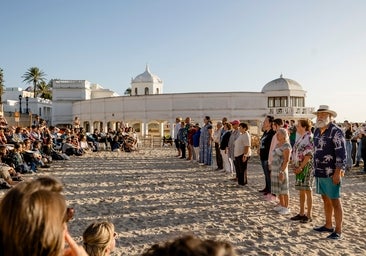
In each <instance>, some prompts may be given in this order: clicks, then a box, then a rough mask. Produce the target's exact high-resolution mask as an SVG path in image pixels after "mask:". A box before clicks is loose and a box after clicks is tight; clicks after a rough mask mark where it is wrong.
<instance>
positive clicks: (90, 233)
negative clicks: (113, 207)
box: [83, 221, 116, 256]
mask: <svg viewBox="0 0 366 256" xmlns="http://www.w3.org/2000/svg"><path fill="white" fill-rule="evenodd" d="M115 237H116V233H115V232H114V225H113V224H112V223H111V222H108V221H100V222H94V223H92V224H90V225H89V226H88V227H87V228H86V230H85V231H84V234H83V241H84V248H85V251H86V252H87V253H88V255H89V256H108V255H110V254H111V252H113V250H114V248H115V247H116V240H115Z"/></svg>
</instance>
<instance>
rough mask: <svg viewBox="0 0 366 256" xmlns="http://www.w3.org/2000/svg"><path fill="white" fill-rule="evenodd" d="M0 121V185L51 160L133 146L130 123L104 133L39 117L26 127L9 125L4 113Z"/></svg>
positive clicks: (7, 184) (6, 185)
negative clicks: (58, 124) (54, 123)
mask: <svg viewBox="0 0 366 256" xmlns="http://www.w3.org/2000/svg"><path fill="white" fill-rule="evenodd" d="M1 120H2V121H1V122H0V124H1V125H0V188H1V189H8V188H11V187H12V186H13V185H15V184H17V183H18V182H19V181H22V180H23V178H22V174H26V173H36V172H38V171H39V169H40V168H49V167H50V166H51V164H52V162H53V161H55V160H69V159H70V156H73V155H74V156H81V155H83V154H85V153H87V152H97V151H100V150H101V148H102V147H103V148H104V149H109V150H111V151H124V152H132V151H134V150H136V148H137V134H136V132H135V131H134V129H133V128H132V127H121V128H118V129H117V130H116V131H114V130H112V129H111V128H109V129H108V132H107V133H102V132H100V131H99V130H98V129H94V131H93V133H87V132H85V131H84V130H83V128H81V127H80V126H79V125H77V124H75V125H74V127H73V128H72V129H68V128H65V129H59V128H57V127H54V126H47V124H46V122H45V121H43V120H40V121H39V122H37V123H35V124H33V125H32V126H30V127H10V126H8V124H7V122H6V120H5V118H4V117H2V118H1Z"/></svg>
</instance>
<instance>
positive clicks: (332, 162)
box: [314, 123, 347, 178]
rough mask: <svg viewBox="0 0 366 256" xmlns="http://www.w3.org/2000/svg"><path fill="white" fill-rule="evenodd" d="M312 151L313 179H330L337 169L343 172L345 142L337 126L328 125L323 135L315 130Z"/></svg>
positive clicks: (318, 130)
mask: <svg viewBox="0 0 366 256" xmlns="http://www.w3.org/2000/svg"><path fill="white" fill-rule="evenodd" d="M314 150H315V152H314V169H315V177H321V178H326V177H331V176H333V174H334V171H335V170H336V169H337V168H339V169H342V170H345V168H346V154H347V153H346V140H345V137H344V133H343V131H342V130H341V128H339V127H338V126H337V125H335V124H333V123H330V124H329V126H328V128H327V129H326V130H325V131H324V133H323V134H320V129H319V128H318V129H316V130H315V132H314Z"/></svg>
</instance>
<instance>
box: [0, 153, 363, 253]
mask: <svg viewBox="0 0 366 256" xmlns="http://www.w3.org/2000/svg"><path fill="white" fill-rule="evenodd" d="M175 154H176V151H175V150H174V149H173V148H170V147H167V148H158V149H151V148H149V149H139V150H138V151H137V152H133V153H125V152H107V151H102V152H97V153H89V154H86V155H84V156H81V157H72V158H71V160H69V161H54V163H53V164H52V167H51V168H50V169H42V170H41V171H40V172H39V173H38V174H35V175H31V176H28V175H25V177H26V178H29V179H32V178H35V177H37V176H40V175H52V176H55V177H58V178H59V179H60V180H61V181H62V182H63V183H64V186H65V189H64V191H65V192H64V194H65V196H66V199H67V202H68V204H69V206H71V207H74V208H75V218H74V219H73V220H72V221H71V222H70V223H69V230H70V233H71V235H72V236H73V237H74V238H75V239H76V240H77V241H78V242H81V235H82V233H83V231H84V229H85V228H86V227H87V225H88V224H89V223H90V222H92V221H94V220H97V219H107V220H110V221H112V222H113V223H114V225H115V227H116V232H117V233H118V238H117V248H116V250H115V253H114V255H140V254H141V253H142V252H143V251H144V250H145V249H146V248H148V247H150V246H151V245H152V244H154V243H156V242H160V241H166V240H168V239H172V238H174V237H177V236H181V235H183V234H194V235H197V236H199V237H201V238H212V239H218V240H226V241H229V242H230V243H232V244H233V246H234V247H235V248H236V250H237V252H238V254H239V255H301V254H302V255H324V256H325V255H366V235H365V234H366V225H365V224H366V222H365V219H364V216H365V211H366V200H365V198H366V175H365V174H361V173H360V172H359V171H358V170H353V171H352V172H350V173H348V174H347V175H346V176H345V178H344V180H343V206H344V231H343V239H342V240H340V241H329V240H327V239H325V237H326V236H327V234H325V233H317V232H315V231H313V230H312V228H313V227H314V226H319V225H322V224H323V221H324V217H323V205H322V201H321V197H320V196H319V195H315V196H314V214H313V222H312V223H308V224H301V223H299V222H294V221H291V220H289V218H290V217H291V216H293V215H296V214H297V213H298V210H299V207H298V202H299V201H298V200H299V199H298V192H297V191H296V190H295V189H294V188H293V183H294V177H293V175H290V181H291V182H290V184H291V190H290V208H291V214H290V215H279V214H278V213H276V212H275V211H273V209H272V208H273V207H274V203H273V202H269V201H266V200H265V199H264V197H263V195H262V194H261V193H258V192H257V191H258V190H259V189H262V188H263V184H264V176H263V172H262V168H261V166H260V163H259V159H258V157H252V159H250V162H249V165H248V180H249V184H248V185H247V186H245V187H239V186H238V185H237V184H236V183H234V182H233V181H231V180H230V179H229V177H228V176H226V175H225V174H223V173H222V172H218V171H215V170H214V168H215V167H216V166H214V167H213V168H208V167H201V166H198V164H196V163H192V162H189V161H186V160H181V159H177V158H176V157H175ZM4 193H6V190H0V196H2V195H3V194H4Z"/></svg>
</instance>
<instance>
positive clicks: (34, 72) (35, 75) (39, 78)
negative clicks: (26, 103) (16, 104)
mask: <svg viewBox="0 0 366 256" xmlns="http://www.w3.org/2000/svg"><path fill="white" fill-rule="evenodd" d="M45 76H46V74H45V73H44V72H43V71H42V70H40V69H39V68H37V67H31V68H29V69H28V70H27V72H26V73H25V74H24V75H23V76H22V78H24V80H23V82H27V83H33V92H34V97H36V96H37V85H38V84H39V83H40V82H44V81H45V80H46V79H45Z"/></svg>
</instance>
